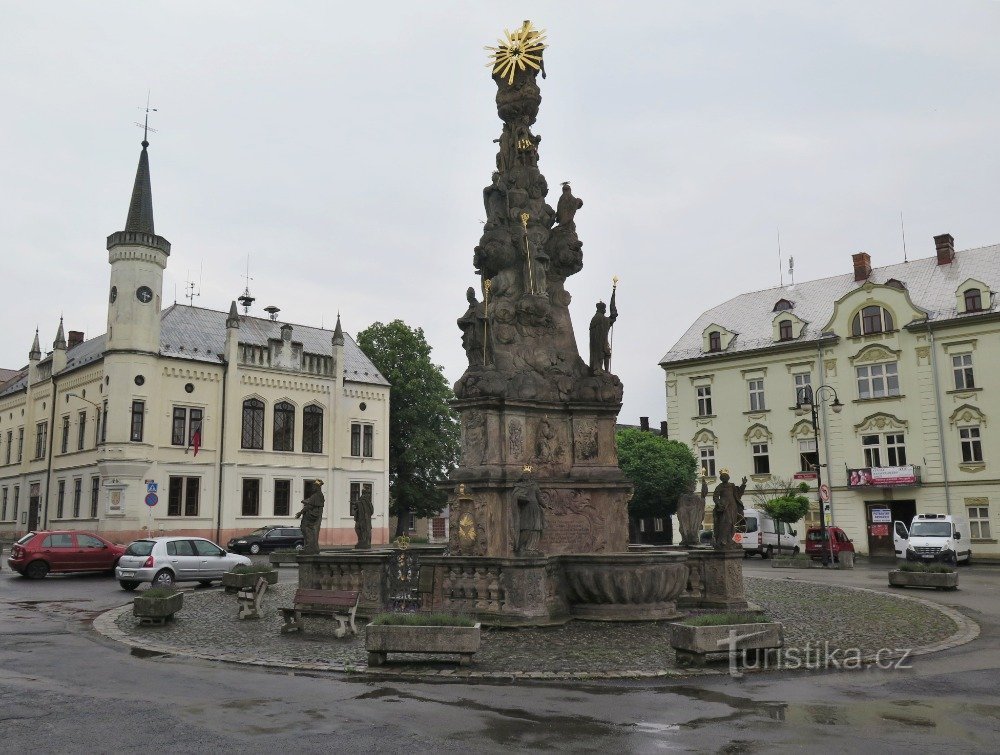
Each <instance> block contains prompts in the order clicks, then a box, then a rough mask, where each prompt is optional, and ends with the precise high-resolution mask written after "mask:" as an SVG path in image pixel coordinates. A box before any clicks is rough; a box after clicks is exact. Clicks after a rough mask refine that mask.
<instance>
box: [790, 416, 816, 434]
mask: <svg viewBox="0 0 1000 755" xmlns="http://www.w3.org/2000/svg"><path fill="white" fill-rule="evenodd" d="M789 435H791V436H792V437H793V438H813V437H815V435H816V433H815V432H813V426H812V422H810V421H809V420H807V419H800V420H799V421H798V422H796V423H795V424H794V425H792V430H791V432H790V433H789Z"/></svg>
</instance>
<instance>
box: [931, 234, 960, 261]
mask: <svg viewBox="0 0 1000 755" xmlns="http://www.w3.org/2000/svg"><path fill="white" fill-rule="evenodd" d="M934 246H935V248H936V249H937V258H938V264H939V265H950V264H951V263H952V262H954V260H955V239H954V238H953V237H952V235H951V234H950V233H942V234H941V235H940V236H935V237H934Z"/></svg>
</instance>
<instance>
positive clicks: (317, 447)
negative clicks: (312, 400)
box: [302, 404, 323, 454]
mask: <svg viewBox="0 0 1000 755" xmlns="http://www.w3.org/2000/svg"><path fill="white" fill-rule="evenodd" d="M302 450H303V451H304V452H305V453H307V454H321V453H323V407H321V406H315V405H312V404H311V405H309V406H307V407H305V408H304V409H303V410H302Z"/></svg>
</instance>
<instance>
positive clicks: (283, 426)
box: [271, 401, 295, 451]
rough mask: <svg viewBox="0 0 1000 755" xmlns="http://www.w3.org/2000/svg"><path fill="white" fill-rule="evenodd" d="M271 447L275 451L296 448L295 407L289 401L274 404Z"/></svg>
mask: <svg viewBox="0 0 1000 755" xmlns="http://www.w3.org/2000/svg"><path fill="white" fill-rule="evenodd" d="M271 447H272V448H273V449H274V450H275V451H294V450H295V407H294V406H292V405H291V404H289V403H288V402H287V401H279V402H278V403H277V404H275V405H274V434H273V436H272V443H271Z"/></svg>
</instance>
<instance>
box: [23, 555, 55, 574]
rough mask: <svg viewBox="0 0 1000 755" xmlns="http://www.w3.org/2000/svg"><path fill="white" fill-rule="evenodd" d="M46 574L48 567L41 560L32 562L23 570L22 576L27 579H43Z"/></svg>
mask: <svg viewBox="0 0 1000 755" xmlns="http://www.w3.org/2000/svg"><path fill="white" fill-rule="evenodd" d="M48 573H49V565H48V564H47V563H46V562H45V561H42V560H41V559H39V560H38V561H32V562H31V563H30V564H28V565H27V566H26V567H25V569H24V576H26V577H27V578H28V579H45V575H46V574H48Z"/></svg>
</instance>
